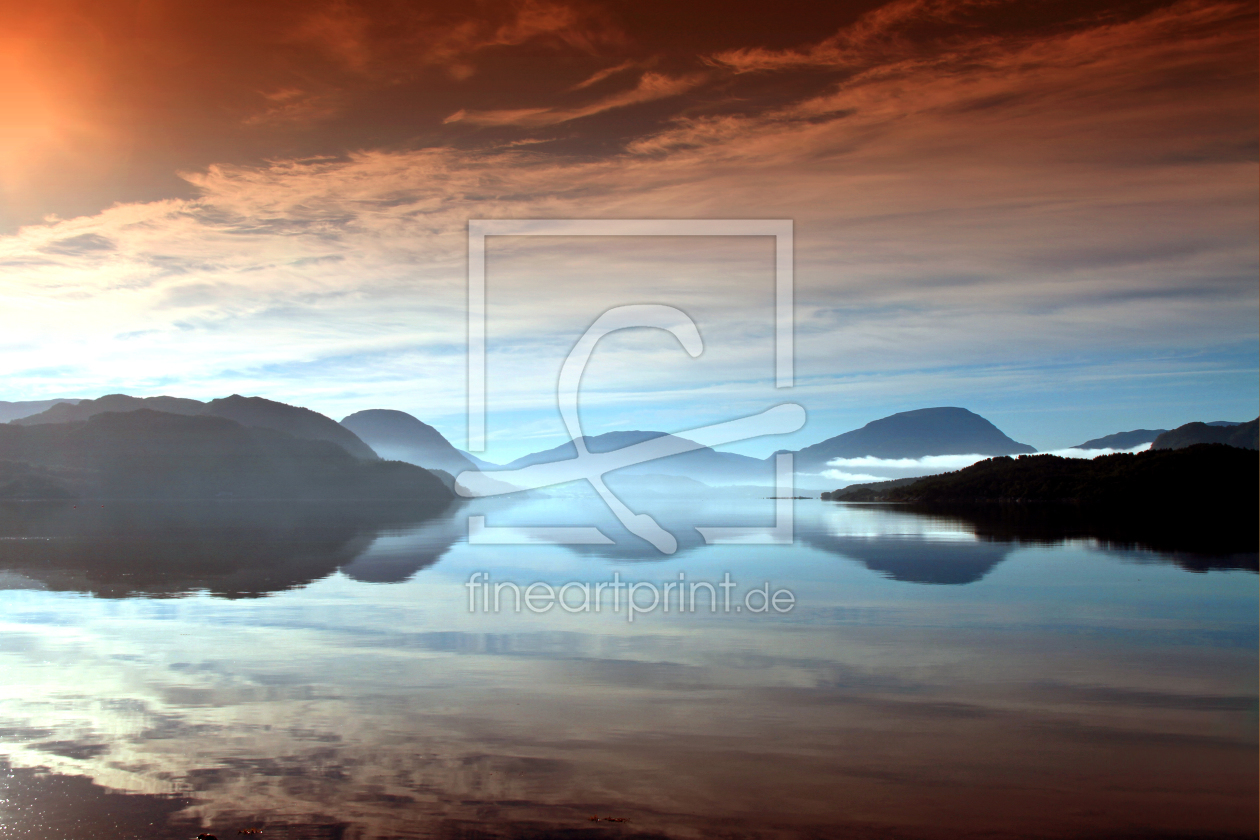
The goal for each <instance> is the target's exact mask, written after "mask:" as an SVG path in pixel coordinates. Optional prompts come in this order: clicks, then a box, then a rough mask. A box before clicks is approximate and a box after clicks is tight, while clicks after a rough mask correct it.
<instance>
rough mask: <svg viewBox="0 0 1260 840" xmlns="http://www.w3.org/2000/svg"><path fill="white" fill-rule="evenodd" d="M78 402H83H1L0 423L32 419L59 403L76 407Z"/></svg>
mask: <svg viewBox="0 0 1260 840" xmlns="http://www.w3.org/2000/svg"><path fill="white" fill-rule="evenodd" d="M77 402H81V400H24V401H20V402H6V401H4V400H0V423H8V422H10V421H13V420H20V419H21V418H23V417H30V416H31V415H32V414H39V413H40V412H41V411H47V410H48V409H50V408H52V407H53V406H54V405H57V404H59V403H69V404H70V405H74V404H75V403H77Z"/></svg>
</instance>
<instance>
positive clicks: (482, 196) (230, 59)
mask: <svg viewBox="0 0 1260 840" xmlns="http://www.w3.org/2000/svg"><path fill="white" fill-rule="evenodd" d="M0 21H2V22H3V26H0V41H3V47H2V48H0V61H3V62H4V67H3V73H4V78H5V79H6V82H5V85H4V86H3V87H2V88H0V108H2V109H3V113H4V115H5V118H4V120H3V121H0V302H2V303H0V318H2V319H3V320H2V322H0V359H2V360H3V370H4V374H5V375H4V378H3V387H2V388H0V399H5V400H34V399H49V398H57V397H80V398H85V397H96V396H100V395H103V394H107V393H118V392H123V393H129V394H134V395H138V396H151V395H157V394H172V395H176V396H186V397H194V398H198V399H211V398H215V397H221V396H226V395H228V394H232V393H242V394H248V395H259V396H265V397H268V398H271V399H277V400H281V401H284V402H288V403H293V404H298V405H304V406H308V407H310V408H313V409H315V410H317V411H321V412H323V413H325V414H328V415H330V416H333V417H335V418H337V419H340V418H341V417H343V416H345V415H346V414H349V413H351V412H354V411H358V410H362V409H368V408H393V409H400V410H404V411H408V412H410V413H412V414H414V415H415V416H417V417H419V418H420V419H422V420H424V421H426V422H429V423H431V424H433V425H435V426H437V428H438V429H439V430H441V431H442V432H443V433H444V434H446V435H447V437H448V438H450V439H451V440H452V441H453V442H454V443H455V444H456V445H458V446H462V445H464V443H465V441H466V437H465V435H466V421H465V405H466V327H465V323H466V321H465V318H466V294H467V292H466V289H467V265H466V253H467V236H466V231H467V224H468V221H469V220H470V219H565V218H575V219H641V218H649V219H790V220H792V222H793V226H794V235H795V249H794V262H795V284H794V285H795V307H794V313H793V314H794V319H795V325H796V340H795V354H794V355H795V381H794V386H793V387H792V388H776V387H775V383H774V356H773V323H774V322H773V318H774V307H773V304H774V297H773V290H774V251H773V241H772V240H770V239H768V238H766V237H557V236H552V237H492V238H490V239H489V240H488V245H487V274H486V276H487V292H486V300H487V320H486V330H487V348H488V356H487V368H486V370H487V387H488V390H487V401H488V402H487V405H488V425H487V434H488V444H489V446H488V449H487V450H486V452H485V455H486V457H488V458H490V459H491V460H499V461H507V460H511V459H512V458H515V457H517V456H519V455H523V454H526V453H528V452H531V451H537V450H540V449H545V448H548V447H550V446H554V445H556V444H557V443H559V442H561V441H562V440H563V439H564V431H563V426H562V424H561V421H560V417H559V413H558V411H557V408H556V398H555V388H556V378H557V374H558V371H559V367H560V364H561V363H562V361H563V359H564V357H565V355H566V354H567V353H568V352H569V350H570V349H571V348H572V347H573V344H574V342H575V341H576V340H577V338H578V337H579V336H580V335H581V334H582V332H583V331H584V330H585V329H586V328H587V327H588V326H590V325H591V323H592V322H594V320H595V319H596V318H597V317H599V315H600V314H601V313H602V312H604V311H605V310H607V309H609V308H611V307H615V306H620V305H626V304H642V303H659V304H667V305H670V306H675V307H677V308H679V309H681V310H683V311H684V312H686V313H687V314H688V315H689V316H690V317H691V318H692V319H693V320H694V321H695V323H696V324H697V327H698V328H699V330H700V333H701V335H702V337H703V340H704V352H703V353H702V354H701V355H700V356H699V357H697V358H692V357H691V356H689V355H688V354H687V353H686V352H685V351H684V350H683V349H682V348H681V347H680V346H679V344H678V342H677V341H676V340H675V339H674V338H673V337H672V336H670V335H669V334H667V333H664V332H661V331H659V330H647V329H640V330H632V331H625V332H621V333H617V334H614V335H611V336H609V337H607V338H605V339H604V340H603V341H602V342H601V343H600V345H599V347H598V349H597V351H596V353H595V355H594V357H593V359H592V362H591V364H590V366H589V367H588V369H587V371H586V374H585V377H584V379H583V403H582V405H583V428H584V430H585V431H586V433H587V434H598V433H601V432H606V431H610V430H614V429H627V428H638V429H653V430H661V431H671V432H685V430H687V429H689V428H694V427H698V426H701V425H705V424H709V423H715V422H720V421H723V420H729V419H733V418H736V417H741V416H746V415H751V414H755V413H757V412H759V411H763V410H765V409H766V408H768V407H770V406H772V405H776V404H779V403H782V402H797V403H799V404H801V405H802V406H804V407H805V409H806V411H807V413H808V415H809V421H808V423H807V424H806V426H805V427H804V428H803V429H802V430H801V431H799V432H796V433H794V434H792V435H787V436H775V437H764V438H758V439H755V440H750V441H746V442H743V443H740V444H736V445H733V446H730V447H726V448H728V449H731V450H733V451H740V452H745V453H747V454H754V455H759V456H764V455H767V454H769V453H770V452H772V451H774V450H776V449H781V448H794V447H797V446H803V445H806V444H809V443H814V442H817V441H819V440H822V439H825V438H827V437H831V436H833V435H835V434H839V433H841V432H845V431H848V430H850V429H853V428H857V427H859V426H861V425H863V424H865V423H867V422H869V421H871V420H874V419H877V418H879V417H882V416H886V415H888V414H891V413H894V412H897V411H905V410H911V409H916V408H923V407H928V406H938V405H954V406H963V407H966V408H969V409H971V410H973V411H976V412H977V413H979V414H981V415H983V416H985V417H986V418H988V419H989V420H991V421H992V422H994V423H995V424H996V425H997V426H998V427H999V428H1001V429H1002V430H1003V431H1005V432H1006V433H1007V434H1009V435H1010V436H1011V437H1013V438H1015V439H1016V440H1019V441H1021V442H1024V443H1029V444H1031V445H1033V446H1036V447H1037V448H1038V449H1042V450H1054V449H1062V448H1065V447H1070V446H1073V445H1074V444H1077V443H1080V442H1081V441H1083V440H1086V439H1089V438H1094V437H1099V436H1101V435H1105V434H1110V433H1112V432H1117V431H1122V430H1128V429H1135V428H1173V427H1175V426H1178V425H1181V424H1183V423H1186V422H1190V421H1194V420H1204V421H1212V420H1235V421H1243V420H1247V419H1251V418H1253V417H1255V416H1256V415H1257V413H1260V384H1258V382H1260V363H1258V356H1260V349H1258V348H1260V339H1258V330H1257V322H1258V320H1260V292H1258V281H1257V271H1258V247H1260V246H1258V244H1257V228H1258V225H1260V214H1258V211H1257V206H1258V196H1257V183H1258V172H1257V121H1258V114H1257V97H1258V95H1260V94H1258V85H1257V75H1258V73H1257V66H1258V61H1260V59H1258V56H1257V40H1258V31H1257V30H1258V27H1257V9H1256V7H1255V4H1254V3H1234V2H1219V1H1218V0H1202V2H1172V3H1169V2H1098V3H1094V2H1071V1H1070V0H1068V1H1067V2H1064V0H1055V2H1050V1H1049V0H1018V1H1015V0H1012V1H1011V2H1005V1H1004V0H892V2H877V1H874V0H872V1H871V2H836V3H829V4H823V3H816V2H793V0H787V1H786V2H779V3H774V4H766V3H754V2H734V3H732V2H725V3H721V4H718V3H711V2H694V3H686V4H680V3H677V2H670V3H666V2H654V1H653V0H648V1H647V2H635V3H625V2H619V3H614V2H607V1H605V2H594V0H592V1H591V2H586V1H585V0H583V2H548V1H547V0H516V2H494V1H493V0H485V2H480V3H475V4H469V3H453V2H451V3H446V2H431V3H415V2H394V0H380V2H359V3H354V2H312V0H304V1H303V2H283V1H282V0H252V2H235V0H217V2H214V3H210V2H197V1H196V0H179V2H176V1H175V0H113V1H112V2H106V0H48V2H43V3H39V4H31V3H18V2H15V0H0Z"/></svg>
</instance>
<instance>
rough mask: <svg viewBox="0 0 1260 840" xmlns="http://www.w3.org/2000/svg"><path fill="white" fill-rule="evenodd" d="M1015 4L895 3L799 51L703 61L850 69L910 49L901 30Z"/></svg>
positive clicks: (749, 51)
mask: <svg viewBox="0 0 1260 840" xmlns="http://www.w3.org/2000/svg"><path fill="white" fill-rule="evenodd" d="M1013 2H1016V0H894V2H892V3H888V4H886V5H884V6H880V7H878V8H876V9H873V10H872V11H870V12H867V13H866V14H864V15H862V16H861V17H860V18H858V19H857V21H856V22H854V23H853V25H852V26H849V27H848V28H846V29H842V30H840V31H839V32H837V33H836V34H835V35H832V36H831V37H830V38H827V39H825V40H823V41H820V42H818V43H817V44H814V45H813V46H810V47H808V48H806V49H804V50H767V49H763V48H761V47H747V48H743V49H736V50H727V51H725V52H720V53H717V54H716V55H713V56H709V57H708V58H707V59H706V61H707V62H708V63H709V64H712V65H715V66H725V67H729V68H731V69H733V70H735V71H736V72H737V73H751V72H755V71H765V70H783V69H788V68H792V67H811V66H827V67H854V66H861V65H864V64H868V63H870V62H871V61H872V60H889V59H891V58H893V57H894V56H898V55H905V54H907V53H908V52H910V50H911V45H910V43H909V41H908V40H907V39H906V38H905V37H904V36H903V34H902V33H903V31H904V30H905V29H907V28H908V27H909V26H910V25H912V24H917V23H924V22H934V23H940V22H944V21H950V20H953V19H955V18H957V17H959V16H960V15H961V14H962V13H964V12H966V11H970V10H973V9H977V8H981V7H985V6H999V5H1005V4H1010V3H1013Z"/></svg>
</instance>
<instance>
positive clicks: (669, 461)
mask: <svg viewBox="0 0 1260 840" xmlns="http://www.w3.org/2000/svg"><path fill="white" fill-rule="evenodd" d="M661 437H676V438H677V437H678V436H677V435H667V434H666V433H665V432H644V431H622V432H606V433H604V434H602V435H594V436H590V435H588V436H586V437H585V441H586V448H587V449H588V450H589V451H590V452H592V453H598V452H612V451H614V450H617V449H624V448H625V447H627V446H632V445H634V444H636V443H642V442H643V441H646V440H654V439H656V438H661ZM679 439H680V440H686V438H679ZM576 457H577V447H575V446H574V444H573V442H572V441H569V442H567V443H562V444H560V445H559V446H555V447H552V448H551V449H546V450H543V451H542V452H535V453H533V454H530V455H526V456H524V457H522V458H517V459H516V460H515V461H513V462H512V463H510V464H505V465H504V466H503V469H520V468H521V467H528V466H533V465H534V464H547V463H552V462H555V461H567V460H569V459H572V458H576ZM616 474H617V475H669V476H682V477H684V478H690V479H693V480H696V481H701V482H705V483H709V484H759V485H762V486H770V485H772V484H774V467H773V464H772V463H767V462H766V461H762V460H761V459H759V458H749V457H748V456H747V455H738V454H736V453H734V452H718V451H717V450H715V449H711V448H709V447H707V446H702V447H700V448H699V449H695V450H692V451H690V452H683V453H680V454H678V455H670V456H668V457H666V458H659V459H656V460H654V461H647V462H645V463H642V464H635V465H634V466H630V467H624V468H622V469H620V470H617V472H616Z"/></svg>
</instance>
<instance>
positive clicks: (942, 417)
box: [796, 408, 1036, 472]
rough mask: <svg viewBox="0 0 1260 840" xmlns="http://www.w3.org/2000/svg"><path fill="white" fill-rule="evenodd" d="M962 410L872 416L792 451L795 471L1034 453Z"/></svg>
mask: <svg viewBox="0 0 1260 840" xmlns="http://www.w3.org/2000/svg"><path fill="white" fill-rule="evenodd" d="M1035 451H1036V450H1035V449H1033V448H1032V447H1031V446H1028V445H1027V444H1023V443H1018V442H1016V441H1013V440H1011V439H1010V438H1009V437H1007V436H1006V435H1004V434H1002V432H1001V430H999V429H998V428H997V426H994V425H993V424H992V423H990V422H989V421H988V420H985V419H984V418H983V417H981V416H980V415H979V414H973V413H972V412H970V411H968V410H967V409H965V408H920V409H918V410H917V411H903V412H901V413H900V414H894V415H892V416H891V417H884V418H882V419H880V420H873V421H871V422H870V423H867V424H866V425H865V426H863V427H862V428H860V429H855V430H854V431H852V432H845V433H844V434H842V435H837V436H836V437H833V438H828V439H827V440H824V441H822V442H821V443H816V444H814V445H813V446H807V447H805V448H804V449H801V450H799V451H798V452H797V453H796V469H797V471H800V472H814V471H818V470H822V469H825V468H826V466H827V462H828V461H830V460H832V459H833V458H862V457H867V456H869V457H874V458H923V457H925V456H928V455H971V454H975V455H1015V454H1020V453H1027V452H1035Z"/></svg>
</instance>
